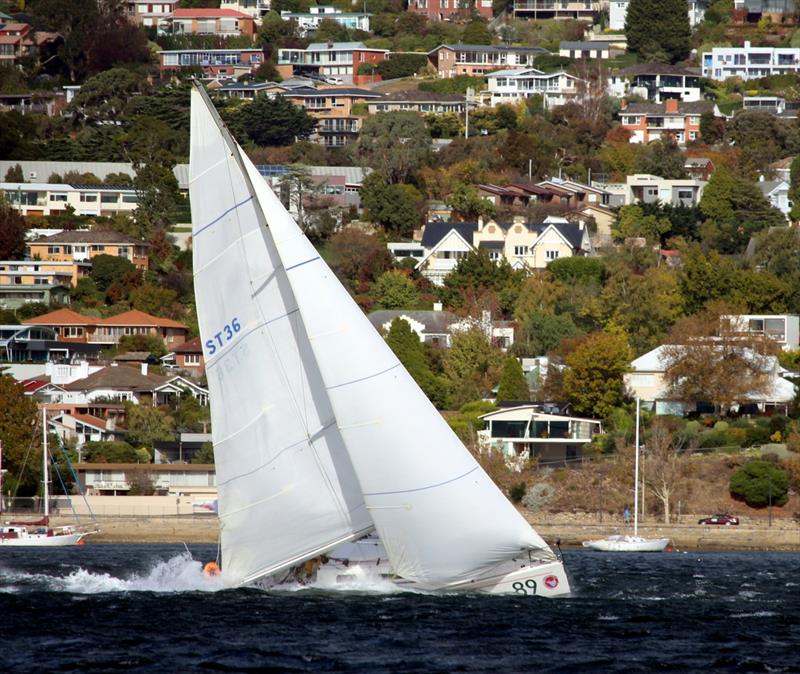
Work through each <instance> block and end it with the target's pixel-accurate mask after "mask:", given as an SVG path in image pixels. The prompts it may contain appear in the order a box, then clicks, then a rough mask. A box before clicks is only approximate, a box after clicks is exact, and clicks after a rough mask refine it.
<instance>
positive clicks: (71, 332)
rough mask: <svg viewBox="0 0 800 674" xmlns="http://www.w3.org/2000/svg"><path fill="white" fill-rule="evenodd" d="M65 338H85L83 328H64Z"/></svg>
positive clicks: (72, 326)
mask: <svg viewBox="0 0 800 674" xmlns="http://www.w3.org/2000/svg"><path fill="white" fill-rule="evenodd" d="M62 333H63V335H64V337H83V328H82V327H80V326H78V325H67V326H64V327H63V328H62Z"/></svg>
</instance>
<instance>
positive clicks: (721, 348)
mask: <svg viewBox="0 0 800 674" xmlns="http://www.w3.org/2000/svg"><path fill="white" fill-rule="evenodd" d="M736 313H739V312H737V311H736V309H735V308H734V309H731V308H730V305H725V304H721V303H711V304H709V306H708V308H707V309H706V310H705V311H704V312H703V313H701V314H698V315H694V316H691V317H690V318H686V319H683V320H681V321H679V322H678V323H677V324H676V325H675V327H674V328H673V330H672V332H671V334H670V336H669V339H668V343H667V344H666V345H665V346H664V348H663V349H662V357H661V359H662V366H663V367H664V383H665V384H666V386H667V387H668V390H669V396H670V398H671V399H673V400H679V401H681V402H684V403H686V404H689V405H691V404H695V403H698V402H706V403H711V404H713V405H714V406H715V407H716V408H717V409H719V411H720V412H721V413H725V412H726V411H727V410H728V409H730V407H731V406H732V405H734V404H735V403H745V402H747V401H748V400H750V399H751V398H752V397H753V396H758V395H763V394H765V393H767V392H768V391H769V389H770V387H771V381H772V377H771V375H772V374H773V372H774V370H775V367H776V366H777V358H776V356H777V353H778V350H779V347H778V346H777V345H776V343H775V342H774V341H773V340H772V339H770V338H769V337H766V336H764V335H758V334H753V333H750V332H748V331H746V330H744V329H743V327H742V326H741V325H740V324H739V323H738V322H737V321H735V320H730V318H728V317H729V316H731V315H734V314H736Z"/></svg>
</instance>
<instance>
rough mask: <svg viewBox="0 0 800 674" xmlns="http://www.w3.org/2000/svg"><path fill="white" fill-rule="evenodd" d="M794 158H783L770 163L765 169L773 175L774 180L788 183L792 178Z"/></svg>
mask: <svg viewBox="0 0 800 674" xmlns="http://www.w3.org/2000/svg"><path fill="white" fill-rule="evenodd" d="M794 160H795V157H784V158H783V159H779V160H778V161H774V162H772V163H771V164H770V165H769V166H768V167H767V168H769V170H770V171H771V172H772V173H773V174H774V176H775V178H776V180H785V181H787V182H788V181H789V180H790V179H791V177H792V162H793V161H794Z"/></svg>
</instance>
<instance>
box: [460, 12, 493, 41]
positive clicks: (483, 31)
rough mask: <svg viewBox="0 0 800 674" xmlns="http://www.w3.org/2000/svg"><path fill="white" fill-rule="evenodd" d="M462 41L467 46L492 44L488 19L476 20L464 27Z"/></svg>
mask: <svg viewBox="0 0 800 674" xmlns="http://www.w3.org/2000/svg"><path fill="white" fill-rule="evenodd" d="M461 39H462V40H463V41H464V43H465V44H492V33H491V32H490V31H489V24H488V23H487V21H486V19H483V18H476V19H473V20H472V21H470V22H469V23H468V24H467V25H466V26H465V27H464V33H463V35H462V36H461Z"/></svg>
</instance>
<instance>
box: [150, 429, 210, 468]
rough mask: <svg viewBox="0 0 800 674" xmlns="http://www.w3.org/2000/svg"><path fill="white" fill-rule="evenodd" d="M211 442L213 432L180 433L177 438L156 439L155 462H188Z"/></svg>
mask: <svg viewBox="0 0 800 674" xmlns="http://www.w3.org/2000/svg"><path fill="white" fill-rule="evenodd" d="M210 444H211V433H178V434H177V440H156V441H155V442H154V443H153V455H154V456H153V461H154V463H155V464H158V465H163V464H168V465H169V464H176V463H177V464H188V463H191V462H192V461H193V460H194V458H195V455H196V454H197V453H198V452H199V451H200V450H202V449H203V446H204V445H210Z"/></svg>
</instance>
